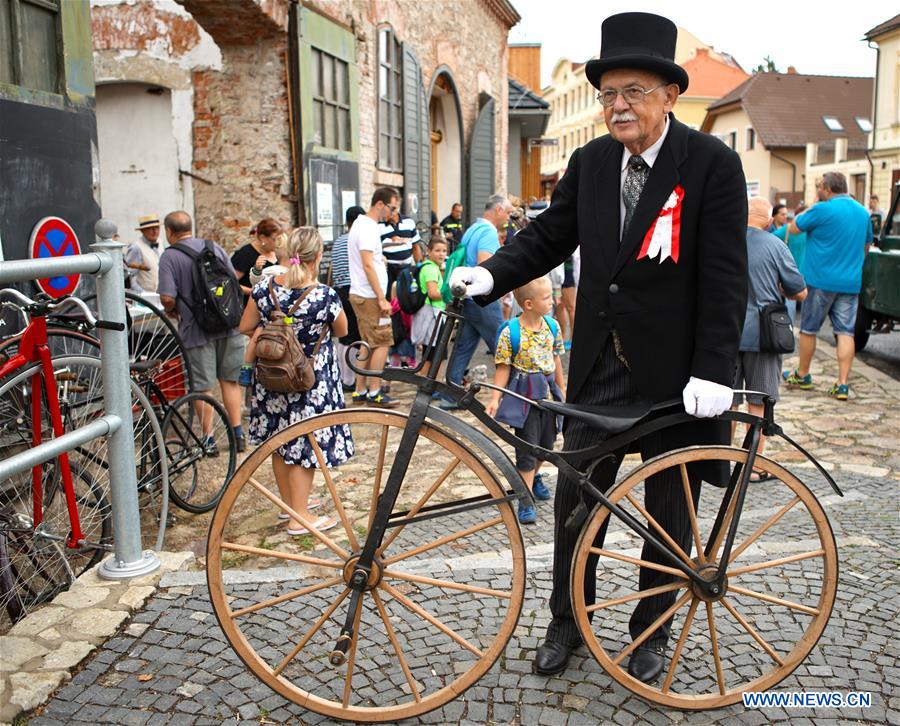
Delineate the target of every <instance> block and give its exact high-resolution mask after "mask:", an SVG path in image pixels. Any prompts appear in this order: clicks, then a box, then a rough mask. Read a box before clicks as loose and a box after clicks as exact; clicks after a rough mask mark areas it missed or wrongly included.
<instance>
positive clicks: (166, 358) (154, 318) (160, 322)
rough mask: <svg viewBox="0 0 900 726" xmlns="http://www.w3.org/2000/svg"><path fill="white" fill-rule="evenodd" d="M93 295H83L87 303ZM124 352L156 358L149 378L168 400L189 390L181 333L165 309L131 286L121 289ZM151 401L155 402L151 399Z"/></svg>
mask: <svg viewBox="0 0 900 726" xmlns="http://www.w3.org/2000/svg"><path fill="white" fill-rule="evenodd" d="M96 297H97V296H96V295H90V296H88V297H86V298H84V301H85V302H86V303H87V304H88V305H91V306H95V304H96ZM125 316H126V322H127V325H128V353H129V355H130V357H131V362H132V363H135V362H138V361H151V360H158V361H160V362H161V367H160V370H159V371H158V372H157V373H155V374H154V376H153V380H154V381H156V384H157V385H158V386H159V387H160V388H161V389H162V391H163V393H164V394H165V395H166V398H168V399H169V400H170V401H171V400H174V399H176V398H178V397H179V396H183V395H184V394H185V393H187V392H188V391H190V390H191V382H192V377H191V366H190V364H189V363H188V359H187V351H186V350H185V347H184V343H182V341H181V336H180V335H178V331H177V330H176V329H175V326H174V325H173V324H172V321H171V319H170V318H169V317H168V316H167V315H166V313H165V311H164V310H162V309H160V308H158V307H157V306H156V305H154V304H153V303H151V302H149V301H147V300H145V299H144V298H143V297H141V296H140V295H138V294H137V293H134V292H132V291H131V290H126V291H125ZM154 403H156V402H155V401H154Z"/></svg>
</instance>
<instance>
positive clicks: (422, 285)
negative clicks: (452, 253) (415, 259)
mask: <svg viewBox="0 0 900 726" xmlns="http://www.w3.org/2000/svg"><path fill="white" fill-rule="evenodd" d="M448 251H449V247H448V246H447V240H445V239H444V238H443V237H439V236H436V235H435V236H433V237H432V238H431V240H430V241H429V242H428V259H427V260H425V262H423V263H422V265H421V267H420V268H419V274H418V285H419V290H421V291H422V293H423V300H422V307H421V308H419V309H418V310H417V311H416V312H415V314H414V315H413V322H412V332H411V333H410V340H411V341H412V344H413V345H416V346H418V345H425V344H426V343H427V342H428V341H429V340H430V338H431V331H432V329H433V328H434V321H435V319H436V318H437V317H438V315H439V311H441V310H444V309H446V307H447V303H445V302H444V297H443V295H442V294H441V287H442V286H443V284H444V273H443V266H444V260H446V259H447V252H448Z"/></svg>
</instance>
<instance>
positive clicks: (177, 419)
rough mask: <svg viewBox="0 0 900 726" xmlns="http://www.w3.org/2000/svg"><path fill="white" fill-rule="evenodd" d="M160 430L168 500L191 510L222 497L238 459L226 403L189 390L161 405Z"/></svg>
mask: <svg viewBox="0 0 900 726" xmlns="http://www.w3.org/2000/svg"><path fill="white" fill-rule="evenodd" d="M162 433H163V439H164V441H165V445H166V453H167V457H168V462H169V495H170V497H171V499H172V501H173V502H175V504H177V505H178V506H179V507H181V508H182V509H184V510H185V511H188V512H192V513H193V514H203V512H208V511H209V510H210V509H212V508H213V507H214V506H216V502H218V501H219V497H221V496H222V490H223V489H224V488H225V485H226V484H227V483H228V480H229V479H230V478H231V475H232V474H234V468H235V463H236V460H237V453H236V452H237V445H236V441H235V436H234V429H233V428H232V427H231V423H230V422H229V421H228V414H227V413H226V412H225V407H224V406H222V404H221V403H219V402H218V401H216V400H215V399H214V398H212V397H211V396H208V395H206V394H204V393H189V394H188V395H186V396H182V397H181V398H179V399H178V400H176V401H173V402H172V403H171V404H169V405H168V406H167V407H166V415H165V416H164V417H163V421H162Z"/></svg>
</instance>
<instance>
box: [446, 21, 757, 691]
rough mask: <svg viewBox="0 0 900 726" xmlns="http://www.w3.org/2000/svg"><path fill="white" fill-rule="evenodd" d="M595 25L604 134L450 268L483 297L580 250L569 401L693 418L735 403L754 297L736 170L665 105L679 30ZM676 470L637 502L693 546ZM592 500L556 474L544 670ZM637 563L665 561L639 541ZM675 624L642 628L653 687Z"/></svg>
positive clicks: (674, 441)
mask: <svg viewBox="0 0 900 726" xmlns="http://www.w3.org/2000/svg"><path fill="white" fill-rule="evenodd" d="M601 34H602V42H601V53H600V58H599V59H596V60H592V61H589V62H588V64H587V68H586V73H587V78H588V80H589V81H590V83H591V84H592V85H593V86H594V87H595V88H597V90H598V91H599V93H598V100H599V101H600V103H601V104H602V106H603V112H604V116H605V119H606V126H607V128H608V129H609V134H608V135H606V136H603V137H601V138H598V139H594V140H593V141H590V142H589V143H587V144H586V145H585V146H584V147H582V148H580V149H576V150H575V152H574V153H573V154H572V156H571V158H570V159H569V164H568V168H567V170H566V173H565V176H563V178H562V179H561V180H560V182H559V184H558V185H557V187H556V191H555V192H554V194H553V198H552V200H551V203H550V207H549V208H548V209H547V210H545V211H544V212H543V213H542V214H541V215H540V216H539V217H538V218H537V219H535V220H534V221H533V222H532V223H531V224H530V225H529V226H528V227H527V228H526V229H524V230H523V231H521V232H519V234H517V235H516V237H515V239H514V240H513V241H512V242H511V243H510V244H508V245H506V246H505V247H503V248H502V249H500V250H499V252H498V253H497V254H496V255H494V256H493V257H492V258H491V259H490V260H488V261H486V262H484V263H483V264H482V265H479V266H478V267H474V268H459V269H457V270H456V271H455V272H454V274H453V276H452V278H453V279H452V280H451V282H455V281H461V282H464V283H466V284H467V285H468V286H469V292H470V294H472V295H480V296H481V297H480V298H479V301H480V302H482V304H484V303H487V302H490V301H492V300H496V299H497V298H498V297H500V296H501V295H503V294H504V293H505V292H507V291H508V290H512V289H513V288H516V287H518V286H520V285H522V284H524V283H525V282H527V281H528V280H533V279H534V278H535V277H538V276H539V275H543V274H546V273H547V272H548V271H550V270H551V269H553V268H554V267H556V266H557V265H559V264H560V263H562V262H563V261H564V260H565V259H566V258H567V257H568V256H569V255H571V254H572V252H573V251H574V250H575V247H576V246H577V245H578V244H579V243H580V244H581V251H582V255H581V266H582V271H581V276H582V280H586V281H589V283H590V284H587V285H582V286H581V287H580V288H579V290H578V295H579V301H578V313H577V316H576V320H575V332H574V337H573V344H572V358H571V363H570V369H569V382H568V393H567V400H568V401H570V402H574V403H577V404H587V405H624V404H628V403H632V402H635V401H637V400H640V399H643V400H647V399H649V400H650V401H653V402H662V401H667V400H671V399H678V400H683V401H684V407H685V409H686V411H687V412H688V413H689V414H692V415H694V416H697V417H698V418H709V417H713V416H717V415H718V414H720V413H722V412H723V411H725V410H726V409H727V408H728V407H729V406H730V405H731V398H732V393H731V389H730V385H731V382H732V380H733V376H734V370H735V360H736V358H737V353H738V343H739V342H740V337H741V324H742V323H743V318H744V310H745V306H746V298H747V249H746V243H745V240H744V236H745V231H746V230H745V225H746V221H747V195H746V189H745V183H744V174H743V171H742V169H741V163H740V160H739V158H738V156H737V154H735V153H734V152H733V151H731V150H730V149H728V148H727V147H725V145H724V144H722V143H721V142H720V141H718V140H716V139H714V138H713V137H711V136H707V135H705V134H702V133H699V132H697V131H692V130H691V129H689V128H688V127H687V126H685V125H684V124H682V123H679V122H678V121H677V120H676V119H675V116H674V115H673V114H672V108H673V107H674V106H675V102H676V101H677V100H678V96H679V94H680V93H683V92H684V91H685V90H686V89H687V86H688V76H687V73H686V72H685V71H684V69H683V68H681V67H680V66H678V65H677V64H676V63H675V62H674V57H675V41H676V36H677V30H676V27H675V25H674V24H673V23H672V22H671V21H669V20H667V19H666V18H662V17H659V16H657V15H651V14H647V13H622V14H619V15H614V16H612V17H610V18H607V19H606V21H604V23H603V27H602V31H601ZM601 438H602V436H601V434H600V433H599V432H598V431H597V430H596V429H593V428H591V427H589V426H588V425H587V424H585V423H582V422H580V421H576V420H574V419H570V420H569V421H568V424H567V427H566V431H565V448H566V449H580V448H584V447H587V446H591V445H593V444H596V443H598V442H599V441H600V440H601ZM727 441H728V428H727V426H725V425H723V424H720V423H719V422H715V421H697V422H695V423H691V424H686V425H682V426H679V427H676V428H669V429H667V430H665V431H664V432H659V433H656V434H652V435H649V436H647V437H645V438H643V439H642V440H641V441H640V442H639V444H640V451H641V455H642V457H643V458H644V459H647V458H649V457H652V456H656V455H658V454H660V453H662V452H665V451H669V450H671V449H674V448H679V447H682V446H686V445H692V444H708V443H725V442H727ZM624 454H625V452H624V451H622V452H618V454H617V456H616V457H615V460H610V459H607V460H606V461H604V462H602V463H600V464H599V465H598V466H597V467H596V469H595V470H594V474H593V481H594V483H595V484H596V485H597V486H598V487H599V488H601V489H608V488H609V487H610V486H611V485H612V483H613V482H614V480H615V477H616V472H617V470H618V466H619V462H621V460H622V457H623V456H624ZM723 468H724V467H713V466H706V467H702V468H701V467H692V468H691V470H690V471H689V474H690V483H691V488H692V491H693V496H694V499H695V501H696V499H697V497H699V492H700V480H701V478H702V479H703V480H704V481H707V482H711V483H714V484H718V485H721V484H722V483H724V482H723V481H722V478H723V476H724V472H723ZM676 479H678V477H663V476H657V477H653V478H651V480H650V481H648V482H647V486H646V491H647V496H646V507H647V509H648V511H649V513H650V514H651V515H652V516H653V517H654V518H655V519H656V521H657V522H659V523H660V525H661V526H662V527H663V528H664V529H665V530H666V531H667V532H668V533H670V535H671V537H672V538H673V539H674V540H675V541H676V542H678V543H679V545H680V546H681V548H682V549H683V550H684V551H685V552H690V548H691V540H692V537H691V528H690V523H689V514H688V511H687V502H686V499H685V496H684V493H683V489H682V483H681V481H680V479H679V480H677V481H676ZM592 504H593V502H585V503H583V502H582V496H581V491H580V489H579V486H578V484H577V482H575V481H572V480H570V479H568V478H566V477H564V476H561V477H560V481H559V483H558V486H557V491H556V501H555V506H554V510H555V515H556V517H555V548H554V561H553V592H552V595H551V598H550V609H551V612H552V616H553V618H552V620H551V623H550V626H549V628H548V629H547V639H546V642H545V643H544V644H543V645H541V646H540V647H539V648H538V650H537V655H536V657H535V666H536V669H537V671H538V672H539V673H544V674H550V673H555V672H557V671H560V670H562V669H563V668H565V666H566V663H567V662H568V660H569V656H570V655H571V653H572V651H573V650H574V648H576V647H577V646H578V645H579V644H580V643H581V635H580V633H579V630H578V627H577V625H576V623H575V620H574V617H573V613H572V603H571V600H570V594H569V572H570V567H571V562H572V554H573V551H574V548H575V544H576V540H577V537H578V532H579V527H578V525H580V524H581V523H582V522H583V521H584V518H585V516H586V514H587V512H588V511H590V509H589V507H590V506H591V505H592ZM570 519H571V521H569V520H570ZM567 521H569V524H570V526H568V527H567V526H566V524H567ZM572 525H574V526H572ZM604 531H605V530H604ZM641 557H642V559H644V560H646V561H651V562H661V561H662V560H663V558H662V556H661V555H659V554H658V553H657V552H656V550H655V549H654V548H652V547H650V546H649V545H646V544H645V545H644V549H643V553H642V555H641ZM588 569H589V572H588V573H587V576H586V578H587V581H586V588H585V589H586V592H587V597H588V598H589V599H590V600H592V599H593V593H594V589H595V584H596V579H595V575H594V573H593V572H590V569H591V568H588ZM671 581H672V578H671V577H670V576H669V575H666V574H664V573H662V572H660V571H657V570H653V569H649V568H643V569H641V574H640V588H641V590H647V589H650V588H654V587H659V586H662V585H666V584H667V583H669V582H671ZM674 601H675V593H674V592H672V591H669V592H664V593H662V594H657V595H653V596H649V597H643V598H641V599H639V600H638V602H637V605H636V607H635V609H634V612H633V615H632V617H631V621H630V623H629V630H630V636H631V639H632V640H636V639H638V638H639V637H640V636H641V635H642V634H644V633H645V632H646V631H648V630H649V629H650V628H651V627H652V625H653V624H654V622H655V621H657V620H658V619H659V617H660V615H662V614H663V613H664V612H665V611H666V610H667V609H669V608H670V606H671V605H672V604H673V603H674ZM671 622H672V620H671V618H670V619H669V620H668V621H665V622H663V624H662V625H660V626H658V627H657V628H656V629H654V630H653V631H651V633H650V634H649V637H648V638H646V639H645V640H643V642H642V644H641V645H640V647H638V648H637V649H636V650H635V651H634V652H633V653H632V654H631V657H630V660H629V663H628V672H629V673H630V674H631V676H632V677H634V678H636V679H639V680H641V681H644V682H648V683H649V682H651V681H653V680H655V679H656V678H657V677H658V676H659V674H660V673H661V672H662V670H663V668H664V666H665V654H666V645H667V643H668V640H669V631H670V625H671ZM622 645H623V647H624V646H625V645H627V644H625V643H623V644H622Z"/></svg>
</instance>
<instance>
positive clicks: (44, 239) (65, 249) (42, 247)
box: [28, 217, 81, 299]
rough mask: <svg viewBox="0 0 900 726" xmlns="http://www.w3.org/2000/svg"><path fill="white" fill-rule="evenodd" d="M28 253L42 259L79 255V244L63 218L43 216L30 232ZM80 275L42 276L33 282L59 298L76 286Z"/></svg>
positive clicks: (70, 227)
mask: <svg viewBox="0 0 900 726" xmlns="http://www.w3.org/2000/svg"><path fill="white" fill-rule="evenodd" d="M28 254H29V255H30V256H31V259H33V260H37V259H44V258H48V257H68V256H70V255H80V254H81V245H79V244H78V236H77V235H76V234H75V230H73V229H72V226H71V225H70V224H69V223H68V222H66V220H64V219H60V218H59V217H44V218H43V219H42V220H40V221H39V222H38V223H37V224H36V225H35V226H34V230H32V232H31V240H30V241H29V243H28ZM80 281H81V275H79V274H74V275H63V276H60V277H44V278H41V279H39V280H35V284H36V285H37V286H38V288H40V290H41V292H44V293H46V294H47V295H49V296H50V297H52V298H54V299H55V298H60V297H63V296H64V295H71V294H72V293H73V292H75V289H76V288H77V287H78V283H79V282H80Z"/></svg>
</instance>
